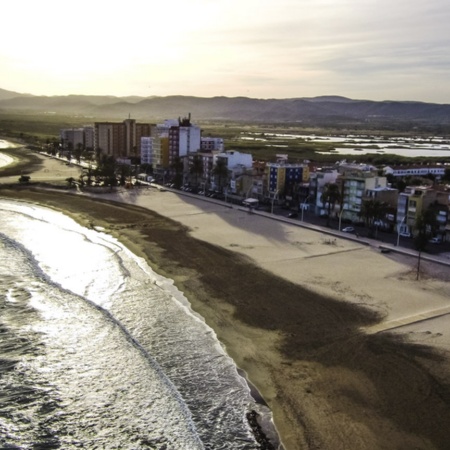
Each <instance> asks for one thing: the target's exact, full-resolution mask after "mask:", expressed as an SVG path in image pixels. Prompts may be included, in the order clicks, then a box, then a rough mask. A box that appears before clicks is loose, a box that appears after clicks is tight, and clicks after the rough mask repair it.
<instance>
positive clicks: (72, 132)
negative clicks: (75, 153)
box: [59, 127, 86, 149]
mask: <svg viewBox="0 0 450 450" xmlns="http://www.w3.org/2000/svg"><path fill="white" fill-rule="evenodd" d="M59 137H60V140H61V145H62V147H63V149H67V148H72V149H74V148H77V147H78V146H80V145H81V147H82V148H86V144H85V143H86V136H85V128H84V127H81V128H63V129H61V130H59Z"/></svg>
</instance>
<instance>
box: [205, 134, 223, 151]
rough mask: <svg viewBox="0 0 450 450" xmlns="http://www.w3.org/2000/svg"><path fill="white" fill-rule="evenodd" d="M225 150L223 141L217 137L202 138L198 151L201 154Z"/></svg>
mask: <svg viewBox="0 0 450 450" xmlns="http://www.w3.org/2000/svg"><path fill="white" fill-rule="evenodd" d="M224 149H225V146H224V143H223V139H222V138H217V137H202V138H201V139H200V151H201V152H212V151H219V152H223V151H224Z"/></svg>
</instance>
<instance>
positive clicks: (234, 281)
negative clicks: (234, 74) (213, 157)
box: [0, 152, 450, 450]
mask: <svg viewBox="0 0 450 450" xmlns="http://www.w3.org/2000/svg"><path fill="white" fill-rule="evenodd" d="M27 158H29V159H27ZM21 161H22V163H21V164H22V165H21V166H20V171H23V170H25V169H26V168H27V167H28V169H29V170H30V172H31V180H32V181H33V180H35V179H36V180H38V179H39V180H44V179H45V181H46V182H52V181H53V182H55V181H63V180H64V179H65V178H68V177H69V176H72V175H68V173H73V172H69V171H76V168H74V167H69V166H65V165H64V163H61V162H59V161H56V160H53V159H50V158H46V157H43V156H40V155H37V154H32V155H28V156H27V154H26V152H25V153H24V155H23V158H21ZM50 164H56V165H57V170H56V172H57V174H56V175H57V176H56V177H55V174H54V173H53V172H54V167H53V166H52V167H50ZM14 167H15V169H14ZM18 167H19V166H13V167H11V166H7V167H5V168H3V169H1V171H0V175H1V174H2V173H3V174H4V175H7V176H8V177H9V178H7V177H2V178H0V197H7V198H16V199H21V200H26V201H32V202H36V203H40V204H42V205H46V206H49V207H52V208H55V209H58V210H61V211H63V212H65V213H66V214H68V215H70V216H71V217H73V218H75V219H76V220H77V221H78V222H80V223H81V224H83V225H85V226H88V227H101V228H102V229H104V230H105V231H106V232H108V233H111V234H112V235H114V236H116V237H117V238H118V239H119V240H120V241H121V242H123V243H124V244H125V245H126V246H127V247H128V248H130V250H131V251H133V252H134V253H135V254H137V255H138V256H142V257H144V258H145V259H146V261H148V263H149V265H150V266H151V267H152V268H154V269H155V270H156V271H157V272H158V273H160V274H161V275H164V276H166V277H168V278H171V279H173V280H174V282H175V284H176V286H177V287H178V288H179V289H180V290H181V291H183V292H184V294H185V296H186V297H187V298H188V300H189V301H190V303H191V305H192V308H193V310H194V311H196V312H197V313H198V314H200V315H201V316H202V317H203V318H204V319H205V321H206V322H207V324H208V325H209V326H211V327H212V328H213V329H214V331H215V332H216V334H217V336H218V338H219V340H220V342H221V343H222V344H223V346H224V347H225V349H226V351H227V353H228V354H229V355H230V356H231V357H232V358H233V360H234V361H235V363H236V364H237V366H238V367H239V368H240V369H242V370H243V371H244V372H245V373H246V375H247V377H248V378H249V380H250V381H251V382H252V383H253V384H254V385H255V386H256V388H257V389H258V390H259V392H260V393H261V395H262V397H263V398H264V400H265V402H266V403H267V404H268V406H269V407H270V408H271V410H272V412H273V415H274V421H275V425H276V427H277V429H278V431H279V434H280V437H281V440H282V442H283V444H284V447H285V449H286V450H297V449H298V450H300V449H333V450H334V449H350V448H351V449H387V448H389V449H390V448H396V449H411V448H418V449H444V448H448V442H449V441H450V431H448V423H449V421H450V388H449V375H450V371H449V364H448V363H449V355H450V353H449V350H450V335H449V332H448V330H449V315H448V312H449V311H450V282H449V277H448V273H449V271H450V269H449V268H448V267H446V266H440V265H435V264H431V263H428V262H424V263H423V266H422V269H423V273H422V274H421V277H420V280H419V281H417V280H416V273H415V266H416V258H413V257H407V256H404V255H397V254H394V253H389V254H383V253H381V252H380V251H379V249H377V248H374V247H373V246H371V245H367V244H366V243H364V242H358V241H356V240H349V239H345V238H344V237H339V236H332V235H329V234H325V233H322V232H320V231H315V230H311V229H307V228H304V227H300V226H295V225H293V223H290V222H289V221H277V220H273V219H272V218H270V217H265V216H261V215H258V214H250V213H249V212H248V211H247V210H246V209H244V208H237V207H230V206H229V205H224V204H222V203H219V202H211V201H206V200H204V199H199V198H196V197H194V196H189V195H180V194H178V193H173V192H168V191H166V192H162V191H159V190H157V189H154V188H135V189H119V190H118V191H114V192H110V191H109V190H100V189H99V190H97V191H96V192H97V193H94V192H78V193H76V191H74V190H72V191H68V190H65V189H52V188H51V186H50V188H49V187H48V186H47V187H46V188H45V189H42V188H39V187H34V186H33V185H31V186H30V187H21V188H19V186H14V185H12V183H14V182H15V183H16V184H17V179H18V176H20V171H19V175H17V170H18ZM15 170H16V172H15ZM6 171H7V172H6ZM8 183H11V186H9V185H8Z"/></svg>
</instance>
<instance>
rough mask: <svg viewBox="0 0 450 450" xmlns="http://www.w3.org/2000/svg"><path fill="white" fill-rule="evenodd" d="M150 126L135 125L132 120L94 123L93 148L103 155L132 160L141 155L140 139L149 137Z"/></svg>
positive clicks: (145, 124) (146, 124) (144, 124)
mask: <svg viewBox="0 0 450 450" xmlns="http://www.w3.org/2000/svg"><path fill="white" fill-rule="evenodd" d="M151 128H152V125H151V124H149V123H137V122H136V121H135V120H134V119H126V120H124V121H123V122H95V124H94V147H95V150H96V151H101V152H102V153H103V154H104V155H108V156H113V157H114V158H116V159H119V158H122V159H123V158H134V159H135V160H136V159H138V158H139V157H140V154H141V138H142V137H149V136H151Z"/></svg>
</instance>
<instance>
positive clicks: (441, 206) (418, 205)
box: [397, 186, 449, 240]
mask: <svg viewBox="0 0 450 450" xmlns="http://www.w3.org/2000/svg"><path fill="white" fill-rule="evenodd" d="M427 209H431V210H432V211H433V212H434V214H435V218H436V225H437V227H436V228H437V229H436V232H437V234H438V236H440V237H441V239H442V240H445V239H446V232H447V223H448V216H449V196H448V192H444V191H439V190H436V189H433V188H431V187H427V186H408V187H407V188H406V189H405V190H404V192H401V193H400V194H399V196H398V205H397V231H398V233H400V234H405V235H414V232H415V225H416V223H417V220H418V218H419V217H420V216H421V215H422V214H423V213H424V212H425V211H426V210H427Z"/></svg>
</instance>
